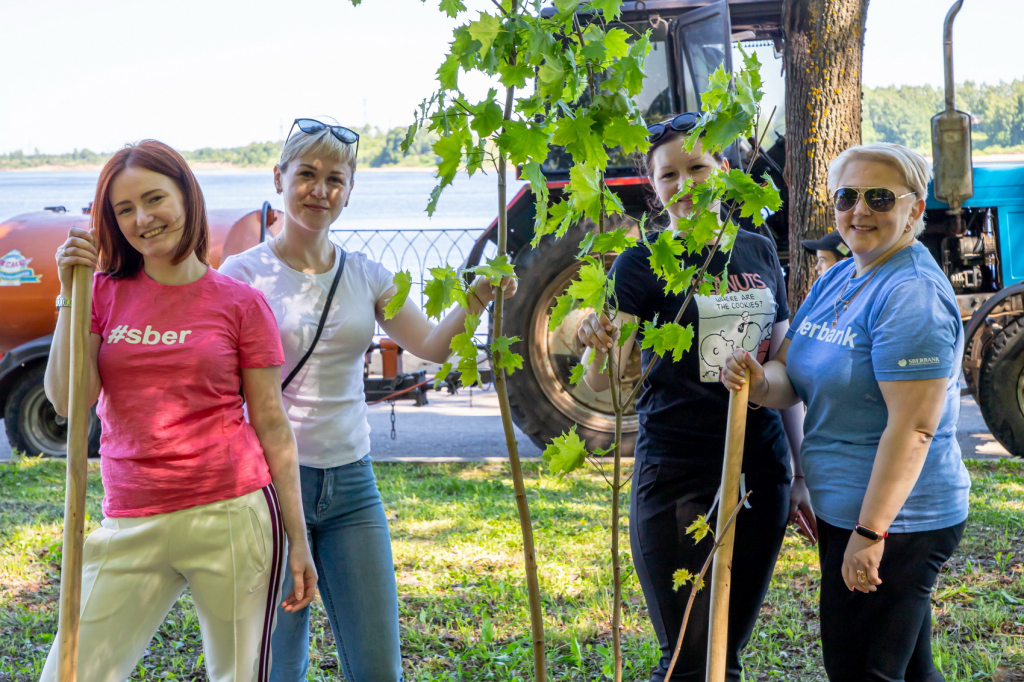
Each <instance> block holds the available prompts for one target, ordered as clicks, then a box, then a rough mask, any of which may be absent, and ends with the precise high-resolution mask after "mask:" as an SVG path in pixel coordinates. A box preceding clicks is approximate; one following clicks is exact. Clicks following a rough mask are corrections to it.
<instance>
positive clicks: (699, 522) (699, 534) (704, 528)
mask: <svg viewBox="0 0 1024 682" xmlns="http://www.w3.org/2000/svg"><path fill="white" fill-rule="evenodd" d="M709 533H710V534H711V536H712V537H714V535H715V534H714V532H712V530H711V526H710V525H708V520H707V515H706V514H701V515H700V516H698V517H697V519H696V520H695V521H694V522H693V523H691V524H690V525H689V526H688V527H687V529H686V534H687V535H690V536H692V537H693V541H694V542H695V543H697V542H700V541H701V540H703V539H704V538H705V537H706V536H707V535H708V534H709Z"/></svg>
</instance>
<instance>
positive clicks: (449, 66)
mask: <svg viewBox="0 0 1024 682" xmlns="http://www.w3.org/2000/svg"><path fill="white" fill-rule="evenodd" d="M437 82H438V83H440V85H441V89H442V90H455V89H457V88H458V87H459V58H458V57H457V56H456V55H455V54H450V55H448V56H447V57H446V58H445V60H444V61H443V62H441V66H439V67H438V69H437Z"/></svg>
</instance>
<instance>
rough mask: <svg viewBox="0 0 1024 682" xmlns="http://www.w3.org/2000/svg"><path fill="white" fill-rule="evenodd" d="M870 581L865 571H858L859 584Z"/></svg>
mask: <svg viewBox="0 0 1024 682" xmlns="http://www.w3.org/2000/svg"><path fill="white" fill-rule="evenodd" d="M867 581H868V574H867V573H866V572H865V571H857V582H859V583H866V582H867Z"/></svg>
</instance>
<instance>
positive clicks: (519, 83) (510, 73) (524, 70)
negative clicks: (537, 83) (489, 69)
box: [498, 62, 533, 88]
mask: <svg viewBox="0 0 1024 682" xmlns="http://www.w3.org/2000/svg"><path fill="white" fill-rule="evenodd" d="M498 73H499V74H500V75H501V78H499V79H498V80H499V81H500V82H501V84H502V85H504V86H505V87H506V88H523V87H526V81H528V80H529V79H530V78H532V77H533V69H532V68H530V65H529V64H524V63H520V64H509V63H507V62H503V63H501V64H499V65H498Z"/></svg>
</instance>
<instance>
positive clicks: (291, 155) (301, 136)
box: [277, 127, 356, 173]
mask: <svg viewBox="0 0 1024 682" xmlns="http://www.w3.org/2000/svg"><path fill="white" fill-rule="evenodd" d="M307 154H312V155H314V156H318V157H320V158H324V159H328V160H330V161H333V162H335V163H344V164H348V167H349V168H351V169H352V172H353V173H355V172H356V146H355V145H354V144H345V143H344V142H342V141H341V140H339V139H338V138H336V137H335V136H334V133H332V132H331V129H330V128H324V129H323V130H321V131H320V132H318V133H313V134H312V135H310V134H309V133H304V132H302V131H301V130H299V128H298V127H296V128H295V131H294V132H293V133H292V134H291V137H289V138H288V139H287V140H285V142H284V145H283V146H282V147H281V159H280V161H278V162H277V165H278V166H280V167H281V170H282V171H285V170H288V164H289V163H291V162H292V161H293V160H294V159H297V158H299V157H300V156H305V155H307Z"/></svg>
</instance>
